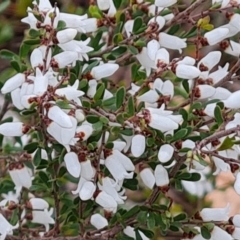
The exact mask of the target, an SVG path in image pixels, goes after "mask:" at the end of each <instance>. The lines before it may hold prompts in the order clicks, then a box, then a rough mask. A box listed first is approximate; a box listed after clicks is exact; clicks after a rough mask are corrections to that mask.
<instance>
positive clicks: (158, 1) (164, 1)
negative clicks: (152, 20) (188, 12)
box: [154, 0, 177, 7]
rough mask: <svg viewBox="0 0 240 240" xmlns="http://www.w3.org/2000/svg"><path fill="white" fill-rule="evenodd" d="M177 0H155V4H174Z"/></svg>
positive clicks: (168, 5) (159, 5)
mask: <svg viewBox="0 0 240 240" xmlns="http://www.w3.org/2000/svg"><path fill="white" fill-rule="evenodd" d="M176 2H177V0H155V3H154V4H155V5H156V6H157V7H170V6H172V5H173V4H175V3H176Z"/></svg>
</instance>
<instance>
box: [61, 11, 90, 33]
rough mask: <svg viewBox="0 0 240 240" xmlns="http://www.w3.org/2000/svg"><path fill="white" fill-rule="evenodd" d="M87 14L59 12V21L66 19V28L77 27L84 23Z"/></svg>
mask: <svg viewBox="0 0 240 240" xmlns="http://www.w3.org/2000/svg"><path fill="white" fill-rule="evenodd" d="M87 17H88V16H87V14H85V15H83V16H79V15H76V14H70V13H62V12H60V13H59V21H64V22H65V23H66V28H76V29H78V28H79V26H81V25H82V23H83V20H85V19H87Z"/></svg>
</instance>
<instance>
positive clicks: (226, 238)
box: [211, 220, 233, 240]
mask: <svg viewBox="0 0 240 240" xmlns="http://www.w3.org/2000/svg"><path fill="white" fill-rule="evenodd" d="M216 221H219V220H216ZM211 239H213V240H215V239H216V240H217V239H219V240H232V239H233V238H232V236H231V235H230V234H228V233H227V232H226V231H224V230H223V229H222V228H220V227H218V226H214V228H213V230H212V232H211Z"/></svg>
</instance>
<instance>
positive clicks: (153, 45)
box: [147, 39, 160, 61]
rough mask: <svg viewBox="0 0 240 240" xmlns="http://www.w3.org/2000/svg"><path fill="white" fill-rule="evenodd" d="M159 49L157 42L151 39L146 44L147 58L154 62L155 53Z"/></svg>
mask: <svg viewBox="0 0 240 240" xmlns="http://www.w3.org/2000/svg"><path fill="white" fill-rule="evenodd" d="M159 48H160V44H159V42H158V41H157V40H155V39H152V40H151V41H149V42H148V44H147V54H148V57H149V58H150V59H151V60H152V61H154V60H155V57H156V52H157V51H158V49H159Z"/></svg>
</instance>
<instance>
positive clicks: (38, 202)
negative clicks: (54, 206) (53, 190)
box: [28, 197, 49, 210]
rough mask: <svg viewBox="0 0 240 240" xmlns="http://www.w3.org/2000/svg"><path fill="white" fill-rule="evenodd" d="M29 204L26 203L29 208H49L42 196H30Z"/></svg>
mask: <svg viewBox="0 0 240 240" xmlns="http://www.w3.org/2000/svg"><path fill="white" fill-rule="evenodd" d="M29 203H30V205H28V207H29V208H31V209H35V210H44V209H48V208H49V204H48V202H47V201H45V200H44V199H42V198H35V197H34V198H31V199H30V200H29Z"/></svg>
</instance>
